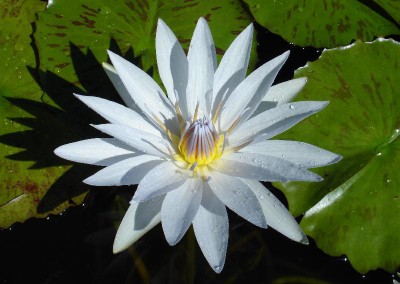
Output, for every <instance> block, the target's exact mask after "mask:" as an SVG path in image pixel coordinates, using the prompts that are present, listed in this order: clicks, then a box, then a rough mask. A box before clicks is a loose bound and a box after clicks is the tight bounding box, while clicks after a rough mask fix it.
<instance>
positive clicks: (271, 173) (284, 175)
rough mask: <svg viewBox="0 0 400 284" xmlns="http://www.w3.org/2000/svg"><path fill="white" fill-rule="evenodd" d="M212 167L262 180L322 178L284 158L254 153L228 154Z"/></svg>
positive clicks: (318, 179)
mask: <svg viewBox="0 0 400 284" xmlns="http://www.w3.org/2000/svg"><path fill="white" fill-rule="evenodd" d="M211 167H213V168H214V169H216V170H218V171H220V172H223V173H225V174H227V175H230V176H234V177H242V178H248V179H256V180H261V181H281V182H287V181H292V180H297V181H321V180H322V178H321V177H320V176H319V175H317V174H315V173H313V172H310V171H309V170H307V169H305V168H303V167H300V166H296V165H295V164H292V163H290V162H288V161H286V160H284V159H279V158H275V157H272V156H265V155H261V154H254V153H240V152H237V153H230V154H226V155H224V156H223V157H221V158H219V159H218V160H216V161H215V162H213V163H212V164H211Z"/></svg>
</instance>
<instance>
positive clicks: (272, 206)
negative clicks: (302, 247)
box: [243, 179, 308, 244]
mask: <svg viewBox="0 0 400 284" xmlns="http://www.w3.org/2000/svg"><path fill="white" fill-rule="evenodd" d="M243 182H244V183H246V184H247V185H248V186H249V187H250V188H251V190H252V191H253V192H254V194H255V196H257V199H258V201H259V202H260V204H261V207H262V210H263V212H264V215H265V219H266V220H267V224H268V226H270V227H272V228H274V229H275V230H277V231H278V232H280V233H281V234H283V235H285V236H286V237H288V238H289V239H292V240H294V241H297V242H300V243H303V244H308V240H307V237H306V235H305V234H304V233H303V231H302V230H301V228H300V227H299V225H298V224H297V222H296V220H295V219H294V218H293V216H292V214H290V212H289V211H288V210H287V209H286V208H285V206H284V205H283V204H282V203H281V202H280V201H279V200H278V199H277V198H276V197H275V196H274V195H273V194H272V193H270V192H269V191H268V189H266V188H265V187H264V186H263V185H262V184H261V183H260V182H258V181H255V180H245V179H243Z"/></svg>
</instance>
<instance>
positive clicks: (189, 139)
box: [179, 116, 224, 166]
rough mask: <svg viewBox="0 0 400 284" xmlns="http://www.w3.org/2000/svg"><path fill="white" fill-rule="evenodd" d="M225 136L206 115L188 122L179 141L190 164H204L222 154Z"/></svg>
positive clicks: (182, 152) (182, 153)
mask: <svg viewBox="0 0 400 284" xmlns="http://www.w3.org/2000/svg"><path fill="white" fill-rule="evenodd" d="M223 141H224V138H223V136H220V135H219V134H218V132H217V131H216V129H215V127H214V125H213V123H212V121H209V120H208V119H207V118H206V117H205V116H204V117H202V118H199V119H197V120H195V121H193V122H192V123H189V122H187V123H186V127H185V129H184V130H183V131H182V134H181V138H180V141H179V150H180V152H181V155H182V156H183V158H184V159H185V160H186V162H188V163H189V164H194V165H198V166H204V165H207V164H209V163H211V162H212V161H213V160H214V159H215V158H218V157H219V156H221V154H222V151H223V149H222V148H223Z"/></svg>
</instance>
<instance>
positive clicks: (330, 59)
mask: <svg viewBox="0 0 400 284" xmlns="http://www.w3.org/2000/svg"><path fill="white" fill-rule="evenodd" d="M399 66H400V45H399V43H397V42H395V41H392V40H382V39H379V40H376V41H374V42H372V43H361V42H357V43H355V44H353V45H350V46H348V47H345V48H336V49H331V50H325V51H324V52H323V53H322V55H321V57H320V58H319V59H318V60H317V61H315V62H312V63H309V64H308V65H307V66H306V67H304V68H302V69H299V70H298V71H297V72H296V74H295V77H304V76H306V77H308V83H307V85H306V87H305V88H304V90H303V91H302V93H301V94H300V95H299V97H298V98H297V99H298V100H324V101H330V104H329V105H328V107H327V108H326V109H324V110H323V111H321V112H320V113H318V114H317V115H315V116H313V117H311V118H309V119H307V120H306V121H304V122H303V123H301V124H299V125H297V126H296V127H294V128H293V129H291V130H289V131H287V132H286V133H284V134H282V135H281V136H280V137H279V138H281V139H292V140H299V141H305V142H308V143H311V144H314V145H317V146H320V147H322V148H325V149H328V150H330V151H333V152H335V153H339V154H341V155H342V156H343V160H342V161H340V162H339V163H338V164H335V165H331V166H328V167H325V168H319V169H315V172H317V173H319V174H320V175H321V176H323V177H324V181H323V182H320V183H304V182H303V183H302V182H290V183H283V184H278V183H277V184H275V185H276V186H277V187H278V188H279V189H281V190H283V192H284V193H285V195H286V197H287V199H288V201H289V208H290V210H291V211H292V213H294V215H296V216H297V215H300V214H302V213H304V212H305V215H304V218H303V220H302V221H301V226H302V228H303V229H304V231H305V232H306V234H308V235H310V236H311V237H313V238H314V239H315V241H316V243H317V245H318V246H319V247H320V248H321V249H322V250H324V251H325V252H326V253H328V254H330V255H334V256H339V255H343V254H346V255H347V257H348V259H349V260H350V261H351V263H352V265H353V266H354V268H355V269H357V270H358V271H360V272H362V273H365V272H367V271H368V270H371V269H377V268H383V269H386V270H388V271H390V272H393V271H395V270H396V269H397V268H398V267H399V265H400V250H399V243H400V218H399V216H400V176H399V173H398V171H399V167H400V139H399V135H400V111H399V107H400V91H399V82H400V72H399Z"/></svg>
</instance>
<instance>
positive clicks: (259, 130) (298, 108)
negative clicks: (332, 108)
mask: <svg viewBox="0 0 400 284" xmlns="http://www.w3.org/2000/svg"><path fill="white" fill-rule="evenodd" d="M328 103H329V102H313V101H307V102H294V103H288V104H283V105H280V106H277V107H274V108H272V109H270V110H267V111H265V112H263V113H261V114H259V115H257V116H255V117H252V118H250V119H249V120H248V121H246V122H244V123H243V124H241V125H240V126H239V127H238V128H236V130H234V131H233V132H232V134H231V135H230V136H229V137H228V138H229V145H230V146H232V147H234V146H238V145H241V144H243V143H245V142H249V141H251V140H254V139H256V138H257V139H262V140H265V139H269V138H271V137H274V136H275V135H278V134H280V133H282V132H283V131H286V130H287V129H289V128H291V127H292V126H293V125H295V124H297V123H298V122H300V121H301V120H303V119H304V118H306V117H308V116H310V115H312V114H314V113H316V112H318V111H320V110H321V109H323V108H324V107H325V106H327V105H328ZM257 136H258V137H257Z"/></svg>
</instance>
